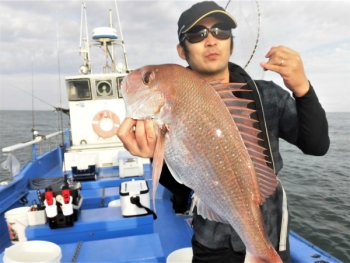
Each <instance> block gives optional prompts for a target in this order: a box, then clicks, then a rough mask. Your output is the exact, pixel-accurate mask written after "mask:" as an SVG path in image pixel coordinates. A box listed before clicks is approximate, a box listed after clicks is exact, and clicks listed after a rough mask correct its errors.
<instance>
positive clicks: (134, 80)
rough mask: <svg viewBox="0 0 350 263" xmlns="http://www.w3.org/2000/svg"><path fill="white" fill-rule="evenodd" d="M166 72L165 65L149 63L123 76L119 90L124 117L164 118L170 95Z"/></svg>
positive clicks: (167, 71) (167, 72)
mask: <svg viewBox="0 0 350 263" xmlns="http://www.w3.org/2000/svg"><path fill="white" fill-rule="evenodd" d="M168 74H169V70H168V68H167V67H166V65H154V66H152V65H151V66H144V67H142V68H139V69H136V70H134V71H133V72H131V73H129V74H128V75H127V76H126V77H125V78H124V80H123V82H122V86H121V92H122V95H123V98H124V102H125V106H126V117H130V118H133V119H136V120H143V119H154V120H157V119H160V118H164V114H165V112H166V108H167V107H169V103H170V101H171V97H172V96H171V88H170V85H169V84H170V81H169V75H168ZM167 76H168V77H167ZM167 84H168V85H167ZM163 123H164V122H163Z"/></svg>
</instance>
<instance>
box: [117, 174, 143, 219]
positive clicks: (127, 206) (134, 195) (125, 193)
mask: <svg viewBox="0 0 350 263" xmlns="http://www.w3.org/2000/svg"><path fill="white" fill-rule="evenodd" d="M119 194H120V205H121V210H122V215H123V216H126V217H128V216H138V215H146V214H150V212H149V210H150V209H149V208H150V197H149V188H148V184H147V182H146V181H145V180H136V181H135V180H132V181H129V182H123V183H121V185H120V188H119ZM139 206H140V207H139Z"/></svg>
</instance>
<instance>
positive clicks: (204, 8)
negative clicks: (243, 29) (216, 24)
mask: <svg viewBox="0 0 350 263" xmlns="http://www.w3.org/2000/svg"><path fill="white" fill-rule="evenodd" d="M209 15H213V16H215V17H217V18H218V19H221V20H222V21H223V22H225V23H227V24H228V25H229V26H230V27H231V28H236V27H237V22H236V20H235V19H234V18H233V17H232V16H231V15H230V14H229V13H227V12H226V11H225V9H223V8H222V7H221V6H219V5H218V4H217V3H215V2H213V1H204V2H200V3H197V4H194V5H193V6H191V8H190V9H187V10H186V11H185V12H183V13H182V14H181V16H180V18H179V21H178V22H177V25H178V29H177V35H178V37H179V39H180V36H181V34H184V33H186V32H187V31H188V30H190V29H191V28H192V27H193V26H194V25H195V24H196V23H197V22H198V21H199V20H201V19H203V18H204V17H206V16H209Z"/></svg>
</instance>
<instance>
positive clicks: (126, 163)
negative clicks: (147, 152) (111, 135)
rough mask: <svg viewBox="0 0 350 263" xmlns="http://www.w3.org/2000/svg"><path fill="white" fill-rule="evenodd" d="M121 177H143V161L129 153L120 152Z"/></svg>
mask: <svg viewBox="0 0 350 263" xmlns="http://www.w3.org/2000/svg"><path fill="white" fill-rule="evenodd" d="M118 161H119V176H120V177H121V178H124V177H130V176H142V175H143V173H144V171H143V160H142V158H140V157H137V156H133V155H131V154H130V153H129V152H128V151H120V152H118Z"/></svg>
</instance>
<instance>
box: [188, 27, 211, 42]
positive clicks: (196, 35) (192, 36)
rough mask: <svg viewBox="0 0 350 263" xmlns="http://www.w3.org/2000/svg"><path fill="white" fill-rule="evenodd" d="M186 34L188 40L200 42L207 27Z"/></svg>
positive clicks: (204, 35) (206, 33) (205, 35)
mask: <svg viewBox="0 0 350 263" xmlns="http://www.w3.org/2000/svg"><path fill="white" fill-rule="evenodd" d="M186 35H187V40H188V42H190V43H197V42H200V41H202V40H203V39H204V38H206V37H207V35H208V31H207V29H203V30H201V31H199V32H196V33H187V34H186Z"/></svg>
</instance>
